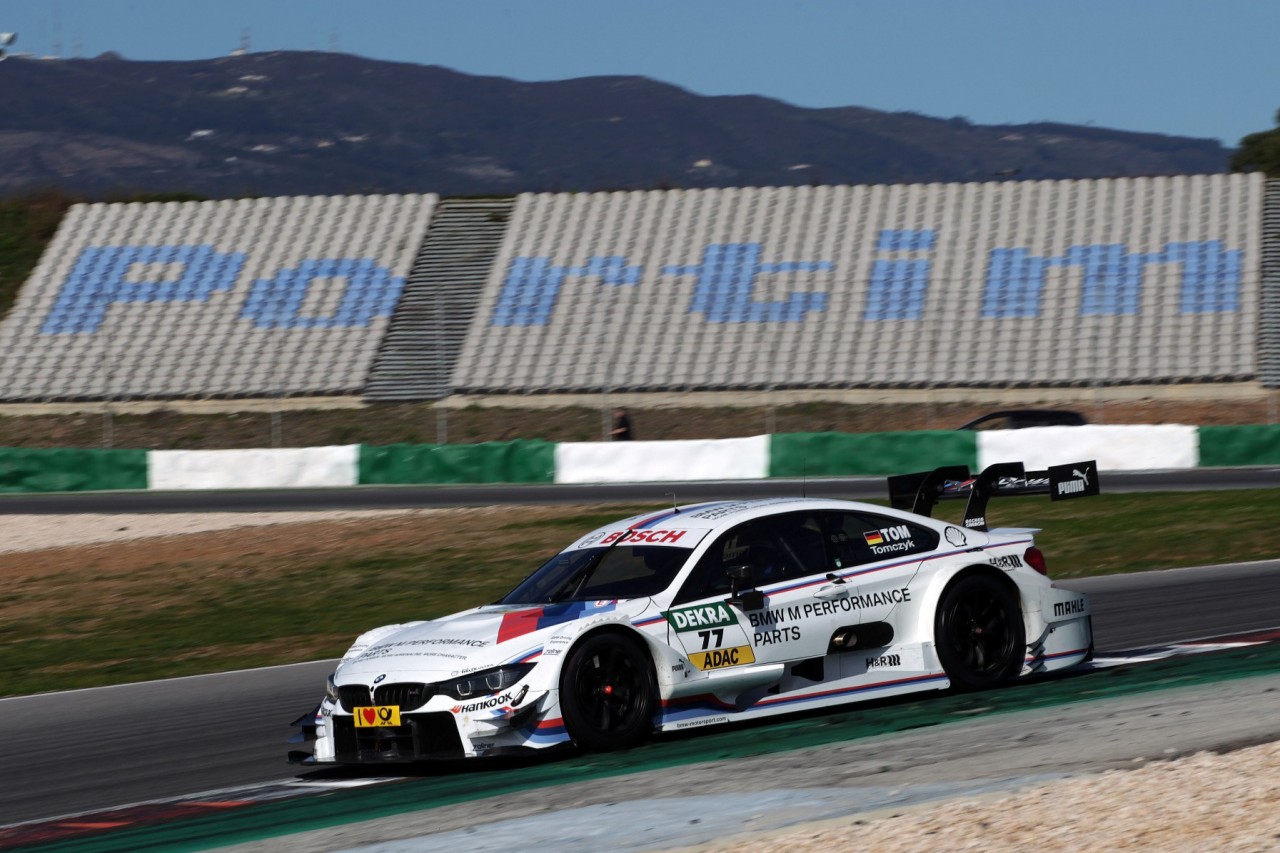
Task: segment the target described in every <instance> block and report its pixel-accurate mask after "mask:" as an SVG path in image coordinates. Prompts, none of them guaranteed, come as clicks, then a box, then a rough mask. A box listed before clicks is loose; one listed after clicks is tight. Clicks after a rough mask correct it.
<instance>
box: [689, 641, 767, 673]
mask: <svg viewBox="0 0 1280 853" xmlns="http://www.w3.org/2000/svg"><path fill="white" fill-rule="evenodd" d="M689 661H690V662H691V663H692V664H693V665H694V666H696V667H697V668H698V669H700V670H702V671H703V672H706V671H707V670H709V669H724V668H725V667H727V666H743V665H745V664H749V663H755V662H756V656H755V653H754V652H752V651H751V647H750V646H734V647H733V648H731V649H711V650H710V651H705V652H694V653H693V654H691V655H689Z"/></svg>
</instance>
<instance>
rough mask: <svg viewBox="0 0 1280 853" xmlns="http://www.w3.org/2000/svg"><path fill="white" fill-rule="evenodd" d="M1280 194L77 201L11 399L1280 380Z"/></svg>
mask: <svg viewBox="0 0 1280 853" xmlns="http://www.w3.org/2000/svg"><path fill="white" fill-rule="evenodd" d="M1278 211H1280V190H1278V189H1277V183H1276V182H1273V183H1272V184H1271V185H1270V186H1268V184H1267V182H1266V181H1265V179H1264V178H1263V176H1261V175H1258V174H1251V175H1199V176H1187V177H1168V178H1126V179H1109V180H1081V181H1026V182H1001V183H980V184H929V185H894V186H858V187H826V186H818V187H793V188H760V189H713V190H685V191H681V190H671V191H645V192H615V193H587V194H567V193H566V194H525V195H521V196H518V197H516V198H515V199H489V200H464V199H446V200H443V201H442V200H440V199H438V198H437V197H435V196H431V195H421V196H363V197H361V196H353V197H325V198H281V199H256V200H241V201H221V202H186V203H154V204H115V205H105V204H94V205H78V206H76V207H75V208H73V209H72V211H71V213H70V214H69V215H68V216H67V218H66V220H65V221H64V222H63V224H62V226H61V228H60V230H59V232H58V234H57V236H56V237H55V239H54V240H53V242H52V243H51V244H50V246H49V247H48V249H47V250H46V251H45V253H44V255H43V257H42V259H41V261H40V263H39V265H38V266H37V268H36V270H35V272H34V273H33V275H32V276H31V278H30V279H29V280H28V281H27V283H26V285H25V286H24V288H23V289H22V291H21V293H20V294H19V297H18V300H17V302H16V304H15V306H14V308H13V309H12V310H11V311H10V313H9V315H8V316H7V317H6V318H5V320H4V321H3V323H2V324H0V400H3V401H5V402H21V401H58V400H95V399H115V400H125V399H190V398H218V397H250V398H252V397H269V396H315V395H345V396H353V397H356V396H362V397H364V398H366V399H369V400H427V399H439V398H442V397H446V396H450V395H459V394H461V395H470V394H504V395H522V394H530V393H538V394H548V393H549V394H557V393H560V394H567V393H573V392H599V391H636V392H645V391H672V390H684V391H692V390H706V391H720V390H746V389H760V388H793V389H854V388H919V387H957V388H966V387H967V388H1009V387H1053V386H1068V387H1069V386H1079V385H1086V386H1087V385H1092V386H1100V385H1107V386H1127V385H1140V384H1150V383H1187V382H1259V383H1260V384H1261V385H1262V386H1264V387H1277V386H1280V346H1277V342H1278V341H1280V333H1278V332H1277V330H1278V329H1280V249H1278V247H1280V233H1278V229H1277V227H1276V224H1277V222H1280V212H1278ZM1268 223H1269V224H1268Z"/></svg>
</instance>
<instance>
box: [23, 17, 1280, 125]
mask: <svg viewBox="0 0 1280 853" xmlns="http://www.w3.org/2000/svg"><path fill="white" fill-rule="evenodd" d="M0 30H3V31H15V32H17V33H18V42H17V44H15V45H14V49H15V50H22V51H30V52H32V53H36V54H42V55H43V54H50V53H53V52H54V49H55V46H56V45H60V46H61V51H60V52H61V55H63V56H75V55H80V56H95V55H97V54H99V53H102V52H104V51H108V50H114V51H118V52H119V53H121V54H123V55H124V56H126V57H127V58H129V59H202V58H210V57H215V56H222V55H225V54H226V53H228V52H229V51H231V50H232V49H234V48H236V47H237V46H238V45H239V43H240V40H241V37H242V35H243V33H244V32H245V31H246V30H248V32H249V37H250V40H251V48H252V50H255V51H268V50H329V49H332V48H335V47H336V49H337V50H339V51H342V52H344V53H354V54H359V55H361V56H368V57H374V58H378V59H390V60H398V61H404V62H415V63H422V64H430V65H443V66H446V67H449V68H453V69H456V70H458V71H465V72H467V73H470V74H494V75H500V76H504V77H513V78H516V79H519V80H559V79H565V78H569V77H583V76H591V75H600V74H643V75H645V76H648V77H652V78H654V79H658V80H663V81H666V82H669V83H674V84H676V85H678V86H682V87H684V88H686V89H690V90H692V91H694V92H698V93H700V94H705V95H723V94H760V95H766V96H769V97H773V98H778V99H781V100H784V101H788V102H790V103H793V104H798V105H801V106H811V107H821V106H848V105H855V106H865V107H873V108H876V109H883V110H913V111H916V112H920V113H924V114H926V115H933V116H940V117H944V118H945V117H951V116H957V115H960V116H965V117H967V118H969V119H970V120H972V121H974V122H978V123H982V124H994V123H1006V122H1009V123H1021V122H1030V121H1039V120H1052V121H1062V122H1069V123H1073V124H1085V123H1092V124H1095V125H1098V126H1102V127H1114V128H1121V129H1125V130H1140V131H1152V132H1157V133H1169V134H1179V135H1187V136H1198V137H1212V138H1217V139H1220V140H1222V141H1223V142H1225V143H1227V144H1228V145H1235V144H1236V143H1237V142H1238V141H1239V139H1240V137H1241V136H1243V135H1244V134H1246V133H1251V132H1253V131H1257V130H1265V129H1268V128H1270V127H1272V126H1274V122H1273V117H1274V115H1275V112H1276V109H1277V108H1280V85H1278V84H1280V73H1277V72H1280V2H1276V0H362V2H352V0H201V1H200V2H195V1H194V0H0ZM2 96H3V93H0V104H2V103H3V99H2ZM0 108H2V107H0Z"/></svg>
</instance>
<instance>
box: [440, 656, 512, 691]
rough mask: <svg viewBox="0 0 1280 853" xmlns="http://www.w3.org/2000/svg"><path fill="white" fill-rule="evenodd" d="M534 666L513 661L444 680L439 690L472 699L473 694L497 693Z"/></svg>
mask: <svg viewBox="0 0 1280 853" xmlns="http://www.w3.org/2000/svg"><path fill="white" fill-rule="evenodd" d="M533 667H534V664H531V663H513V664H508V665H507V666H496V667H494V668H493V669H484V670H481V671H480V672H473V673H471V674H470V675H464V676H463V677H462V678H455V679H453V680H452V681H442V682H440V685H439V691H440V692H441V693H445V694H448V695H449V696H452V697H453V698H454V699H470V698H471V697H473V696H484V695H486V694H489V693H497V692H498V691H499V690H505V689H506V688H508V687H510V686H511V685H513V684H515V683H516V682H518V681H519V680H520V679H522V678H524V677H525V676H526V675H528V674H529V670H531V669H533Z"/></svg>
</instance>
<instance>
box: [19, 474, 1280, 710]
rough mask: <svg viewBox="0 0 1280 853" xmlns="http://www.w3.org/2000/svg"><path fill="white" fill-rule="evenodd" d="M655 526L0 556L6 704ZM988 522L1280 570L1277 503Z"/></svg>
mask: <svg viewBox="0 0 1280 853" xmlns="http://www.w3.org/2000/svg"><path fill="white" fill-rule="evenodd" d="M644 509H646V508H645V507H610V508H604V509H601V508H599V507H596V508H590V509H587V508H583V507H540V508H521V507H507V508H502V509H497V510H495V509H493V508H487V509H471V510H467V509H460V510H446V511H441V512H437V513H432V514H424V515H419V516H414V517H395V518H389V519H386V518H384V519H381V520H378V521H376V522H369V521H358V522H346V523H334V524H322V523H309V524H304V525H292V526H288V527H285V526H280V527H278V528H272V529H270V530H269V531H265V532H264V531H258V530H255V531H254V532H246V531H245V530H243V529H241V530H231V531H224V532H221V533H204V534H189V535H186V536H181V537H171V538H169V539H165V540H144V541H140V542H130V543H125V544H120V545H111V546H91V547H87V548H75V549H62V550H57V551H49V552H38V553H36V554H3V555H0V578H3V579H5V580H7V581H8V583H6V584H5V587H4V588H3V589H0V685H3V686H2V687H0V692H3V694H4V695H20V694H26V693H34V692H41V691H48V690H61V689H69V688H74V687H88V686H94V685H101V684H111V683H120V682H124V681H133V680H140V679H150V678H161V677H169V676H176V675H188V674H193V673H201V672H212V671H218V670H225V669H235V668H241V667H253V666H265V665H270V664H278V663H288V662H293V661H299V660H311V659H317V658H324V657H331V656H336V655H338V654H340V653H341V652H342V651H343V650H344V649H345V648H346V646H347V645H348V644H349V643H350V642H351V640H352V639H353V638H354V637H355V636H356V635H357V634H358V633H360V632H362V631H364V630H367V629H369V628H372V627H375V626H377V625H380V624H386V623H391V622H398V621H407V620H410V619H423V618H432V617H435V616H440V615H443V614H446V613H450V612H453V611H456V610H461V609H464V608H467V607H471V606H474V605H477V604H482V603H484V602H486V601H492V600H493V599H495V598H497V597H498V596H500V595H501V594H502V593H503V592H505V591H506V590H507V589H510V588H511V587H512V586H514V585H515V583H517V582H518V581H519V580H520V578H521V577H523V576H524V575H525V574H527V573H528V572H529V571H530V570H531V569H532V568H534V567H535V566H537V565H538V563H539V562H540V561H541V560H542V559H543V558H545V557H546V556H549V555H550V554H551V553H554V551H555V550H557V549H558V548H559V547H562V546H563V545H564V544H566V543H567V542H568V541H570V540H571V539H572V538H574V536H575V535H576V534H578V533H581V532H585V531H586V530H588V529H590V528H592V527H595V526H598V525H599V524H602V523H604V522H606V521H609V520H612V519H615V518H620V517H623V516H625V515H627V514H629V513H631V512H638V511H643V510H644ZM942 509H943V512H942V513H940V515H941V516H943V517H947V518H949V519H951V520H955V519H957V518H958V516H959V512H960V509H961V507H960V505H959V504H958V503H956V504H947V505H945V506H944V507H943V508H942ZM989 517H990V518H991V521H992V524H993V525H996V526H999V525H1017V526H1028V527H1042V528H1043V532H1042V533H1041V534H1040V535H1039V536H1038V537H1037V543H1038V544H1039V545H1040V547H1041V548H1042V549H1043V550H1044V551H1045V553H1046V554H1047V555H1048V559H1049V568H1050V574H1051V575H1052V576H1055V577H1079V576H1085V575H1095V574H1107V573H1114V572H1123V571H1141V570H1147V569H1158V568H1170V567H1175V566H1188V565H1199V564H1208V563H1222V562H1234V561H1244V560H1258V559H1267V558H1275V557H1280V532H1277V530H1276V527H1275V519H1277V518H1280V489H1269V490H1249V491H1229V492H1208V493H1169V494H1130V495H1107V494H1104V495H1102V496H1100V497H1098V498H1093V499H1089V500H1082V501H1064V502H1059V503H1051V502H1049V501H1048V500H1046V499H1044V498H1015V499H1007V500H999V501H994V502H993V503H992V506H991V512H990V515H989Z"/></svg>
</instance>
